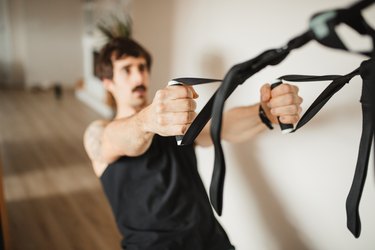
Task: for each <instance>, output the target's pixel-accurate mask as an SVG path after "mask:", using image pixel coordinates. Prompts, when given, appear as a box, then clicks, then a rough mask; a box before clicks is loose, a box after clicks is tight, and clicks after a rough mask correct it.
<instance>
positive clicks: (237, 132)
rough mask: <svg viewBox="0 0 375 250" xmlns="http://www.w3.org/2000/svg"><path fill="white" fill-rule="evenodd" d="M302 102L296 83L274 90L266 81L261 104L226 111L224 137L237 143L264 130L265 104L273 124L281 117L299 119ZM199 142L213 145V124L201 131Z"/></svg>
mask: <svg viewBox="0 0 375 250" xmlns="http://www.w3.org/2000/svg"><path fill="white" fill-rule="evenodd" d="M301 103H302V98H301V97H299V96H298V88H297V87H296V86H293V85H289V84H283V85H280V86H279V87H277V88H275V89H273V90H272V91H271V89H270V86H269V84H265V85H263V86H262V88H261V103H259V104H255V105H251V106H243V107H237V108H233V109H230V110H228V111H226V112H225V113H224V115H223V125H222V131H221V138H222V139H223V140H226V141H228V142H232V143H238V142H243V141H246V140H249V139H251V138H252V137H253V136H255V135H256V134H258V133H260V132H261V131H263V130H264V129H265V128H266V126H265V125H264V124H263V123H262V122H261V120H260V118H259V115H258V111H259V105H262V107H263V109H264V110H265V112H266V114H267V116H268V118H269V119H270V120H271V121H272V123H274V124H277V123H278V121H277V117H278V116H279V117H280V119H281V121H282V122H284V123H296V122H297V121H298V120H299V114H300V112H301V107H300V104H301ZM196 143H197V144H198V145H200V146H210V145H212V140H211V137H210V123H208V124H207V125H206V126H205V128H204V129H203V130H202V132H201V133H200V134H199V136H198V137H197V139H196Z"/></svg>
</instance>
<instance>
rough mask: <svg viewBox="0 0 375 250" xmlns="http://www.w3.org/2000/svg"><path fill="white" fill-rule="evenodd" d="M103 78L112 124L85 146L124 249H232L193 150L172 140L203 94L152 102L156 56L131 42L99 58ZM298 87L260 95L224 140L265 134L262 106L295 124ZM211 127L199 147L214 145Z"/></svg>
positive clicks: (159, 96) (169, 91) (227, 122)
mask: <svg viewBox="0 0 375 250" xmlns="http://www.w3.org/2000/svg"><path fill="white" fill-rule="evenodd" d="M99 64H100V72H101V78H102V81H103V84H104V87H105V88H106V90H107V91H109V92H110V93H111V94H112V95H113V97H114V100H115V103H116V106H117V107H116V114H115V118H114V119H113V120H112V121H95V122H93V123H92V124H91V125H90V126H89V127H88V128H87V130H86V132H85V135H84V144H85V148H86V151H87V153H88V155H89V157H90V159H91V160H92V164H93V167H94V171H95V173H96V174H97V175H98V176H99V177H100V179H101V181H102V184H103V187H104V190H105V193H106V195H107V197H108V199H109V202H110V204H111V206H112V209H113V212H114V215H115V218H116V222H117V225H118V227H119V230H120V232H121V233H122V234H123V237H124V238H123V240H122V247H123V248H124V249H129V250H135V249H141V250H151V249H152V250H166V249H171V250H230V249H234V247H233V246H232V244H231V243H230V241H229V239H228V237H227V235H226V233H225V231H224V230H223V228H222V227H221V226H220V224H219V223H218V222H217V220H216V219H215V217H214V214H213V211H212V208H211V206H210V203H209V200H208V197H207V194H206V192H205V189H204V186H203V184H202V181H201V179H200V177H199V174H198V171H197V163H196V158H195V152H194V146H193V145H190V146H183V147H179V146H177V145H176V141H175V139H174V136H175V135H182V134H184V133H185V131H186V130H187V128H188V127H189V125H190V124H191V123H192V121H193V120H194V118H195V116H196V113H195V108H196V103H195V99H196V98H197V97H198V94H197V93H196V92H195V91H194V89H193V88H192V87H189V86H168V87H165V88H163V89H161V90H159V91H157V92H156V94H155V96H154V98H153V100H152V102H151V103H148V101H147V88H148V86H149V73H150V68H151V56H150V55H149V53H148V52H147V51H146V50H145V49H144V48H142V47H141V46H140V45H139V44H138V43H136V42H135V41H134V40H131V39H126V38H116V39H113V40H112V41H111V42H109V43H108V44H107V45H106V46H104V48H103V49H102V51H101V53H100V58H99ZM297 93H298V89H297V87H295V86H292V85H288V84H284V85H282V86H279V87H277V88H275V89H273V90H272V91H271V89H270V86H269V85H268V84H265V85H264V86H263V87H262V88H261V100H262V102H261V104H255V105H251V106H244V107H238V108H234V109H231V110H229V111H227V112H226V113H225V114H224V120H223V129H222V138H223V140H226V141H229V142H241V141H245V140H248V139H250V138H251V137H253V136H254V135H256V134H258V133H259V132H261V131H263V130H264V129H265V128H266V126H265V125H264V124H263V123H262V121H261V119H260V118H259V115H258V110H259V105H262V107H263V109H264V110H265V112H266V114H267V116H268V118H269V119H270V120H271V121H272V122H273V123H277V118H276V117H278V116H279V117H280V120H281V122H284V123H296V122H297V121H298V119H299V113H300V111H301V108H300V104H301V102H302V99H301V98H300V97H299V96H298V95H297ZM209 128H210V125H209V124H208V125H207V126H206V127H205V128H204V129H203V131H202V132H201V133H200V135H199V136H198V137H197V139H196V141H195V143H196V144H197V145H201V146H209V145H211V144H212V142H211V138H210V133H209Z"/></svg>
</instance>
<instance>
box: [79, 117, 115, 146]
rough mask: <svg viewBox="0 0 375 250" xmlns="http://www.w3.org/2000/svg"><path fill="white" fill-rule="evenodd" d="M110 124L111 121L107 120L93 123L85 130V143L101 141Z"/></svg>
mask: <svg viewBox="0 0 375 250" xmlns="http://www.w3.org/2000/svg"><path fill="white" fill-rule="evenodd" d="M108 123H109V121H106V120H96V121H93V122H91V123H90V124H89V125H88V126H87V128H86V130H85V133H84V141H90V142H92V140H97V139H99V138H100V137H101V135H102V133H103V131H104V129H105V127H106V126H107V125H108Z"/></svg>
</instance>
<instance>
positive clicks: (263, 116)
mask: <svg viewBox="0 0 375 250" xmlns="http://www.w3.org/2000/svg"><path fill="white" fill-rule="evenodd" d="M259 118H260V120H261V121H262V122H263V123H264V124H265V125H266V126H267V128H269V129H273V126H272V122H271V121H270V119H268V117H267V115H266V112H265V111H264V109H263V108H262V105H261V104H259Z"/></svg>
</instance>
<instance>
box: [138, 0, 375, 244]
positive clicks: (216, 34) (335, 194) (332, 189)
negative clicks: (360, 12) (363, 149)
mask: <svg viewBox="0 0 375 250" xmlns="http://www.w3.org/2000/svg"><path fill="white" fill-rule="evenodd" d="M351 2H352V1H349V0H345V1H342V0H341V1H339V0H332V1H323V0H318V1H309V0H300V1H296V0H286V1H271V0H262V1H259V0H258V1H255V0H253V1H248V0H236V1H225V0H205V1H202V0H189V1H184V0H178V1H176V0H159V1H149V0H148V1H147V0H137V1H134V3H133V4H134V6H133V8H134V24H135V37H136V38H137V39H138V40H139V41H140V42H141V43H143V44H144V45H145V46H146V47H148V48H150V50H151V51H152V53H153V55H154V59H155V60H154V61H155V66H154V68H153V84H154V89H157V88H160V87H163V86H165V84H166V83H167V81H168V80H169V79H171V78H174V77H182V76H197V77H218V78H220V77H223V76H224V75H225V73H226V71H227V70H228V69H229V68H230V67H231V66H232V65H233V64H236V63H239V62H242V61H244V60H247V59H250V58H252V57H254V56H256V55H257V54H259V53H260V52H262V51H264V50H266V49H269V48H275V47H279V46H281V45H283V44H285V42H286V41H287V40H288V39H289V38H292V37H293V36H295V35H297V34H300V33H301V32H303V31H305V30H306V29H307V25H308V20H309V17H310V16H311V15H312V14H314V13H316V12H318V11H321V10H326V9H331V8H335V7H340V6H342V7H345V6H347V5H348V4H350V3H351ZM365 14H366V16H367V18H369V19H371V23H372V24H375V20H374V19H375V7H372V8H371V9H370V10H369V11H366V13H365ZM374 26H375V25H374ZM353 39H354V40H352V41H355V44H356V45H357V44H358V46H359V47H362V46H364V45H365V43H363V42H362V41H359V40H357V38H353ZM363 59H364V58H363V57H361V56H356V55H349V54H347V53H345V52H340V51H334V50H331V49H328V48H324V47H322V46H320V45H319V44H317V43H316V42H310V43H309V44H308V45H306V46H304V47H303V48H302V49H299V50H296V51H294V52H292V54H291V55H290V56H289V57H288V58H287V59H286V60H285V61H284V62H283V63H282V64H280V65H278V66H276V67H269V68H267V69H266V70H263V71H262V72H260V73H259V74H256V75H255V76H254V77H252V78H251V79H250V80H248V81H247V82H246V83H245V84H244V85H243V86H240V87H239V88H238V89H237V91H236V92H235V93H234V94H233V95H232V96H231V98H230V99H229V101H228V102H227V105H226V107H227V108H229V107H233V106H236V105H248V104H252V103H256V102H257V101H258V98H259V95H258V91H259V88H260V86H261V84H263V83H264V82H266V81H270V80H272V79H274V78H275V77H277V76H280V75H283V74H290V73H300V74H345V73H348V72H350V71H351V70H353V69H354V68H356V67H357V66H358V65H359V63H360V62H361V61H362V60H363ZM298 85H299V86H300V93H301V95H302V96H303V98H304V104H303V108H304V110H306V108H307V107H308V106H309V105H310V104H311V103H312V101H313V100H314V99H315V98H316V97H317V95H318V94H319V93H320V92H321V91H322V90H323V88H324V87H325V86H327V83H303V84H302V83H301V84H298ZM199 91H200V95H201V97H203V98H202V99H206V98H207V97H208V95H209V94H210V93H211V92H212V87H206V88H202V89H200V90H199ZM360 91H361V82H360V79H359V78H358V77H357V78H355V79H354V80H353V81H352V82H351V83H350V84H348V85H347V86H345V87H344V89H343V90H342V91H340V92H339V93H338V94H337V95H336V96H335V97H333V99H332V100H331V101H330V102H329V103H328V104H327V105H326V107H325V108H324V109H323V110H322V111H321V112H320V113H319V114H318V116H317V117H316V118H315V119H314V120H312V121H311V122H310V123H309V124H308V125H306V126H305V127H304V128H302V129H301V130H300V131H298V132H297V133H295V134H291V135H281V134H280V132H279V131H278V130H277V129H276V130H273V131H266V132H264V133H263V134H262V135H260V136H259V137H257V138H256V139H254V140H252V141H251V142H248V143H244V144H241V145H235V146H233V145H228V144H225V145H224V149H225V156H226V162H227V175H226V183H225V196H224V211H223V216H222V217H221V218H219V219H220V221H221V222H222V224H223V226H224V228H225V229H226V231H227V232H228V234H229V237H230V239H231V240H232V241H233V244H235V246H236V247H237V249H238V250H248V249H257V250H269V249H271V250H273V249H283V250H290V249H322V250H325V249H329V250H332V249H333V250H336V249H337V250H345V249H348V250H350V249H356V250H365V249H374V248H375V241H374V239H373V232H374V231H375V215H374V211H375V198H374V197H375V186H374V181H375V180H374V171H373V170H374V166H373V164H372V163H373V160H371V161H370V162H371V164H370V166H369V173H368V176H367V183H366V186H365V188H364V194H363V196H362V202H361V206H360V214H361V218H362V235H361V236H360V238H359V239H355V238H354V237H353V236H352V235H351V234H350V232H349V231H348V230H347V228H346V215H345V200H346V196H347V193H348V191H349V188H350V185H351V181H352V177H353V174H354V168H355V162H356V157H357V151H358V144H359V139H360V131H361V111H360V103H359V98H360ZM203 104H204V101H203V100H202V101H200V103H199V106H200V107H202V105H203ZM197 154H198V157H199V164H200V171H201V174H202V177H203V180H204V182H205V184H206V185H208V184H209V181H210V177H211V173H212V164H213V150H212V148H210V149H202V148H198V149H197Z"/></svg>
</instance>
